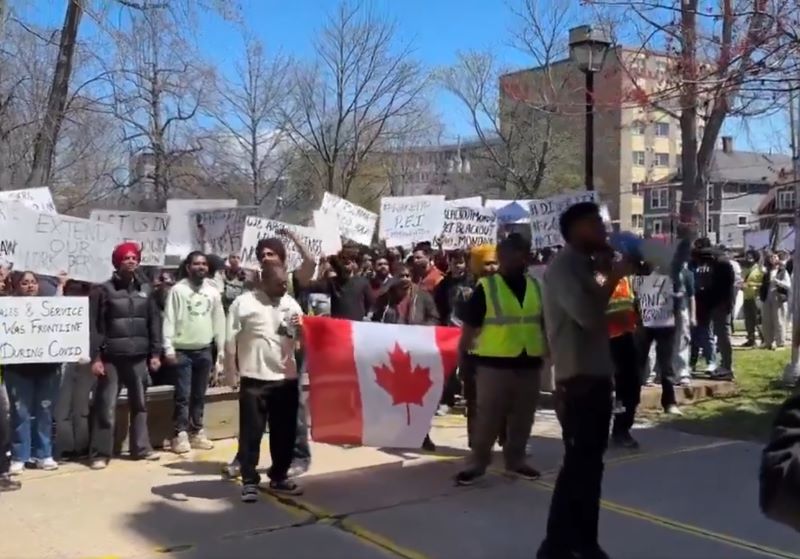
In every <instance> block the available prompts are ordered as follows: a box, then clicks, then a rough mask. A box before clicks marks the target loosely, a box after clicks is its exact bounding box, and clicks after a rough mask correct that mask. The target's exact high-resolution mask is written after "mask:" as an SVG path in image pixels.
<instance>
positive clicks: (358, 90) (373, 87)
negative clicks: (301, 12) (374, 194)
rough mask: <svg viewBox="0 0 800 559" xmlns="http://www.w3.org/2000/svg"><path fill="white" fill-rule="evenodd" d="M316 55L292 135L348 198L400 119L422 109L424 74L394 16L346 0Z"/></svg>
mask: <svg viewBox="0 0 800 559" xmlns="http://www.w3.org/2000/svg"><path fill="white" fill-rule="evenodd" d="M315 55H316V60H315V61H314V64H312V65H310V66H307V67H304V68H299V69H298V70H297V72H296V73H295V86H294V89H293V95H292V97H293V101H294V107H293V114H291V115H290V118H289V119H288V123H289V131H290V136H291V138H292V140H293V141H294V142H295V143H296V144H297V146H298V148H299V149H300V150H301V152H302V153H303V154H304V155H305V157H306V163H307V166H308V168H309V169H310V170H311V171H312V173H313V176H314V178H315V182H316V183H317V184H318V185H319V186H320V187H321V188H322V189H324V190H327V191H328V192H332V193H335V194H337V195H339V196H342V197H344V198H348V197H349V196H350V195H351V189H352V187H353V185H354V184H358V179H359V175H360V174H361V172H362V171H363V170H364V167H365V166H367V165H368V164H369V156H370V154H372V153H374V152H375V150H377V149H379V148H380V147H381V144H382V142H383V141H384V139H385V138H386V136H387V131H388V130H389V129H390V128H391V123H392V121H393V120H396V119H402V118H405V117H407V116H408V115H410V114H412V113H413V111H414V110H415V100H416V99H417V97H418V95H419V93H420V91H421V90H422V87H423V85H424V80H423V78H422V76H421V72H420V67H419V65H418V64H417V62H416V61H415V60H414V59H413V58H412V56H411V55H412V53H411V50H410V48H409V47H408V46H407V45H399V44H397V40H396V29H395V25H394V24H393V23H392V22H388V21H383V20H381V19H379V18H378V17H377V16H376V15H375V14H374V13H372V12H371V11H369V10H368V9H366V8H363V7H361V6H358V5H352V4H349V3H346V2H345V3H342V4H341V5H340V6H339V8H338V9H337V11H336V12H335V13H334V15H333V16H332V17H331V18H330V19H329V21H328V22H327V24H326V25H325V26H324V27H323V29H322V30H321V31H320V32H319V34H318V39H317V41H316V43H315ZM361 186H364V185H363V183H362V184H361Z"/></svg>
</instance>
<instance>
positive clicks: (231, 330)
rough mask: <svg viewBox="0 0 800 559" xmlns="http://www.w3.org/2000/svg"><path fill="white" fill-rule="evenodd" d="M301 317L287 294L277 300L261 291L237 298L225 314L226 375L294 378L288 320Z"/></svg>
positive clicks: (292, 341)
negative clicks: (227, 358)
mask: <svg viewBox="0 0 800 559" xmlns="http://www.w3.org/2000/svg"><path fill="white" fill-rule="evenodd" d="M302 314H303V311H302V309H301V308H300V305H299V304H298V303H297V301H295V300H294V299H293V298H292V297H291V296H290V295H288V294H287V295H284V296H283V297H281V299H280V300H279V301H275V300H273V299H272V298H270V297H268V296H267V295H266V294H264V292H263V291H261V290H253V291H248V292H246V293H243V294H242V295H240V296H239V297H237V298H236V300H235V301H234V302H233V304H231V307H230V310H229V312H228V326H227V335H226V347H227V349H228V351H226V355H227V356H228V357H229V360H228V363H226V368H225V369H226V373H228V372H229V371H230V372H231V373H234V372H237V371H238V374H239V376H242V377H249V378H254V379H258V380H265V381H272V380H284V379H294V378H297V362H296V361H295V356H294V351H295V343H296V337H297V333H296V332H294V330H295V329H294V328H293V327H292V326H291V321H292V317H294V316H301V315H302Z"/></svg>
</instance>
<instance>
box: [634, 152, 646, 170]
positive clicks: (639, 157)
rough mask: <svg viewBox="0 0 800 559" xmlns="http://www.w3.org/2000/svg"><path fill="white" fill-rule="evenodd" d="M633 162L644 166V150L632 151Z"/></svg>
mask: <svg viewBox="0 0 800 559" xmlns="http://www.w3.org/2000/svg"><path fill="white" fill-rule="evenodd" d="M633 164H634V165H636V166H638V167H643V166H644V152H643V151H634V152H633Z"/></svg>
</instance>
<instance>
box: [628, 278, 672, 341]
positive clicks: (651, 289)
mask: <svg viewBox="0 0 800 559" xmlns="http://www.w3.org/2000/svg"><path fill="white" fill-rule="evenodd" d="M633 287H634V290H635V292H636V298H637V299H638V300H639V308H640V310H641V314H642V324H643V325H644V326H645V328H669V327H672V326H675V301H674V299H673V286H672V280H671V279H670V277H669V276H665V275H662V274H650V275H649V276H635V281H634V282H633Z"/></svg>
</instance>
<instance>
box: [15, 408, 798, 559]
mask: <svg viewBox="0 0 800 559" xmlns="http://www.w3.org/2000/svg"><path fill="white" fill-rule="evenodd" d="M533 435H534V437H533V439H532V443H531V449H532V450H533V457H532V459H531V460H532V462H533V463H534V464H535V465H536V466H537V467H539V468H540V469H542V470H543V471H545V472H546V475H545V476H544V479H543V480H542V481H541V482H535V483H531V482H525V481H521V480H512V479H509V478H507V477H505V476H503V475H501V474H499V473H497V474H493V475H491V476H489V477H488V479H487V480H486V481H485V482H484V483H483V484H481V485H478V486H475V487H471V488H457V487H454V485H453V483H452V479H451V478H452V475H453V474H455V472H456V471H458V469H459V467H460V465H461V464H460V457H462V456H463V455H464V454H465V452H466V435H465V432H464V423H463V418H459V417H454V416H449V417H444V418H436V425H435V427H434V428H433V430H432V437H433V439H434V441H435V442H436V443H437V444H438V445H439V452H438V453H437V454H436V455H425V454H420V453H417V452H405V451H392V450H386V449H380V450H379V449H369V448H341V447H333V446H329V445H323V444H315V445H314V448H313V454H314V462H313V467H312V470H311V471H310V472H309V473H308V474H307V475H306V476H304V477H303V478H302V482H303V485H304V486H305V489H306V492H305V495H304V496H303V497H300V498H292V499H281V500H278V499H276V498H274V497H270V496H268V495H266V494H265V495H264V496H263V498H262V500H261V501H260V502H259V503H257V504H255V505H244V504H242V503H240V502H239V486H238V485H237V484H236V483H234V482H225V481H221V480H220V477H219V470H220V467H221V466H222V464H223V463H224V462H226V461H227V460H228V459H229V458H230V457H231V456H232V455H233V453H234V451H235V442H234V441H225V442H223V443H221V444H219V445H218V447H217V448H216V449H215V450H213V451H210V452H207V453H195V455H193V456H191V457H190V459H184V458H178V457H175V456H165V457H164V458H163V459H162V461H161V462H160V463H148V464H145V463H133V462H127V461H124V460H117V461H115V462H113V463H112V466H111V467H110V468H109V469H107V470H105V471H101V472H92V471H89V470H88V469H87V468H86V467H84V466H81V465H70V466H68V467H65V468H63V469H62V470H60V471H58V472H29V473H26V474H25V476H24V478H23V482H24V483H25V486H24V487H23V490H22V491H20V492H17V493H11V494H3V495H0V510H2V511H3V524H2V526H3V532H2V533H3V537H2V538H0V557H3V558H9V559H12V558H28V557H30V558H33V557H37V558H38V557H47V558H50V557H52V558H56V557H58V558H63V557H66V558H73V557H74V558H78V559H82V558H89V557H104V558H112V557H113V558H123V557H125V558H134V557H136V558H139V557H142V558H156V557H163V556H164V554H165V553H168V554H170V555H171V556H172V555H174V556H175V557H180V558H192V559H195V558H196V559H211V558H216V557H226V558H231V557H237V558H238V557H253V558H255V557H274V558H282V557H292V558H297V557H299V558H303V557H307V558H317V557H332V558H338V557H341V558H343V559H344V558H373V557H375V558H380V557H385V558H391V557H395V558H396V557H404V558H407V559H417V558H423V557H430V558H441V559H449V558H451V557H457V558H459V559H470V558H483V557H503V558H517V557H519V558H531V557H533V556H534V554H535V551H536V548H537V547H538V545H539V542H540V541H541V539H542V537H543V533H544V526H545V522H546V517H547V509H548V505H549V501H550V490H551V487H552V483H553V480H554V475H555V473H556V471H557V468H558V464H559V460H560V455H561V443H560V440H559V439H558V438H557V437H558V435H559V432H558V425H557V423H556V422H555V418H554V417H553V416H552V414H548V413H541V414H540V415H539V417H538V419H537V425H536V427H535V428H534V433H533ZM637 436H638V438H639V439H640V441H641V442H642V444H643V450H642V451H641V452H640V453H636V454H628V453H622V452H618V451H614V452H611V453H609V456H608V467H607V470H606V480H605V485H604V494H605V498H606V502H605V503H604V508H603V513H602V519H601V540H602V544H603V545H604V547H605V548H606V549H607V550H608V552H609V553H610V554H611V556H612V557H614V558H616V559H623V558H629V559H638V558H643V557H648V558H654V559H659V558H664V559H668V558H669V559H678V558H687V559H694V558H696V559H751V558H757V557H772V558H783V559H800V554H798V550H800V537H798V535H797V534H796V533H794V532H792V531H790V530H788V529H784V528H782V527H781V526H778V525H775V524H772V523H770V522H768V521H767V520H765V519H764V518H762V517H761V515H760V513H759V512H758V507H757V464H758V456H759V451H760V449H759V448H758V447H756V446H755V445H752V444H749V443H741V442H732V441H725V440H716V439H709V438H704V437H696V436H691V435H687V434H683V433H679V432H677V431H671V430H666V429H640V430H638V431H637ZM265 448H266V447H265ZM263 456H264V460H263V462H264V463H265V465H267V464H268V454H267V453H266V452H265V453H264V455H263ZM498 458H499V457H498ZM499 463H500V462H499V460H498V465H499Z"/></svg>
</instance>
